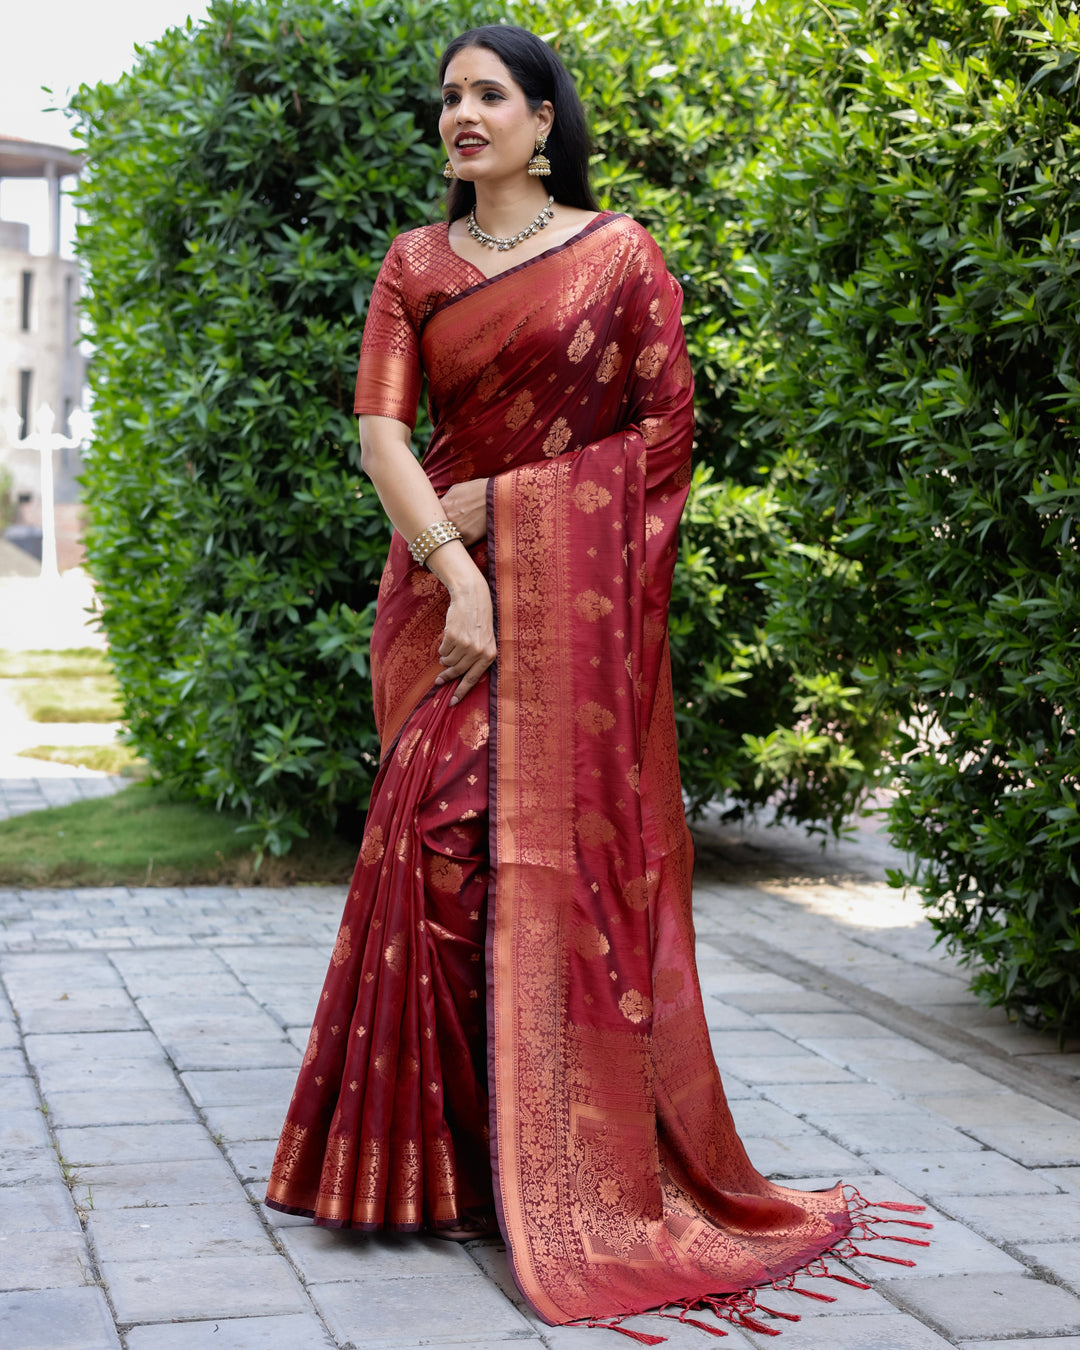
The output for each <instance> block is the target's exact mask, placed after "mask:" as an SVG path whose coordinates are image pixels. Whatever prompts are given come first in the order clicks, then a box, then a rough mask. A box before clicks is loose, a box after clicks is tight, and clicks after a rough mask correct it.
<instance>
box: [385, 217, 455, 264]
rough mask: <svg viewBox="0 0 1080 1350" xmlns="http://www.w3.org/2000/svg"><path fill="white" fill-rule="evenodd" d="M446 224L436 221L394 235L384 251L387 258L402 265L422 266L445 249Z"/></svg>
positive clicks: (442, 221)
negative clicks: (395, 260)
mask: <svg viewBox="0 0 1080 1350" xmlns="http://www.w3.org/2000/svg"><path fill="white" fill-rule="evenodd" d="M446 236H447V224H446V221H445V220H437V221H435V223H434V224H432V225H418V226H417V227H416V228H415V229H412V230H402V232H401V233H400V234H396V235H395V236H394V238H393V240H392V241H391V244H390V247H389V248H388V249H387V251H386V256H387V258H394V259H397V260H400V261H401V262H404V263H411V264H413V265H417V264H419V265H421V266H422V265H423V264H424V263H426V262H428V261H429V260H430V259H431V258H432V257H433V256H435V255H436V254H437V253H438V252H439V251H440V250H443V249H445V247H446Z"/></svg>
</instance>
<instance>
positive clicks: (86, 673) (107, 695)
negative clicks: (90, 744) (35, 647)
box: [0, 647, 122, 722]
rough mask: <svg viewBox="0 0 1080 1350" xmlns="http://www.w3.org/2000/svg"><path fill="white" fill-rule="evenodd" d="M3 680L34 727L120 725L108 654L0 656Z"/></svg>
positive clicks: (87, 650)
mask: <svg viewBox="0 0 1080 1350" xmlns="http://www.w3.org/2000/svg"><path fill="white" fill-rule="evenodd" d="M0 679H3V680H6V681H9V683H8V685H7V688H8V689H9V691H10V692H11V693H12V694H13V695H14V697H15V699H16V701H17V702H18V703H19V704H20V705H21V707H22V708H23V710H24V711H25V713H26V715H27V716H28V717H29V718H30V719H31V720H32V721H34V722H116V721H119V719H120V717H121V715H122V711H121V708H120V702H119V698H118V691H117V686H116V680H115V678H114V676H113V673H112V668H111V667H110V665H109V658H108V655H107V654H106V653H105V652H100V651H98V650H96V648H94V647H74V648H71V649H69V650H67V651H58V652H53V651H35V652H7V651H0Z"/></svg>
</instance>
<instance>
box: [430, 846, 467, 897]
mask: <svg viewBox="0 0 1080 1350" xmlns="http://www.w3.org/2000/svg"><path fill="white" fill-rule="evenodd" d="M427 872H428V881H429V882H430V883H431V885H432V886H433V887H434V889H435V890H437V891H441V892H442V893H443V894H444V895H457V893H458V892H459V891H460V890H461V884H462V881H463V880H464V877H465V873H464V872H463V871H462V868H461V864H460V863H456V862H451V861H450V859H449V858H441V857H439V856H438V854H436V855H434V856H433V857H432V858H431V860H430V861H429V863H428V868H427Z"/></svg>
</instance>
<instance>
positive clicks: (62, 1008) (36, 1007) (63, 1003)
mask: <svg viewBox="0 0 1080 1350" xmlns="http://www.w3.org/2000/svg"><path fill="white" fill-rule="evenodd" d="M19 1017H20V1020H21V1021H22V1029H23V1034H24V1035H27V1036H29V1035H33V1034H36V1033H39V1032H64V1031H142V1030H144V1029H145V1025H146V1024H145V1023H144V1022H143V1020H142V1017H141V1016H140V1015H139V1010H138V1009H137V1008H136V1007H135V1004H134V1003H133V1002H132V1001H131V999H130V997H129V996H128V993H127V990H126V989H85V990H78V989H76V990H74V992H72V993H66V992H65V993H62V994H58V995H49V996H48V1001H45V999H44V996H43V999H42V1002H41V1003H36V1002H35V1003H32V1004H27V1003H25V1002H21V1003H20V1004H19Z"/></svg>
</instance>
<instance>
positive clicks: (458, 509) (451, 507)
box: [442, 478, 488, 545]
mask: <svg viewBox="0 0 1080 1350" xmlns="http://www.w3.org/2000/svg"><path fill="white" fill-rule="evenodd" d="M487 485H488V480H487V479H486V478H472V479H470V480H469V481H468V482H467V483H455V484H454V486H453V487H452V488H451V489H450V491H449V492H447V493H446V494H445V495H444V497H443V499H442V509H443V510H444V511H445V512H446V518H447V520H452V521H453V522H454V524H455V525H456V526H457V527H458V529H459V530H460V531H461V537H462V539H463V540H464V541H465V543H466V544H468V545H472V544H476V543H479V541H480V540H481V539H483V538H484V537H485V535H486V534H487Z"/></svg>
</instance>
